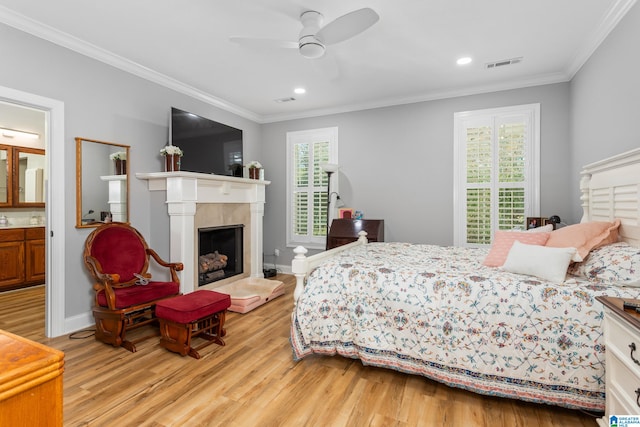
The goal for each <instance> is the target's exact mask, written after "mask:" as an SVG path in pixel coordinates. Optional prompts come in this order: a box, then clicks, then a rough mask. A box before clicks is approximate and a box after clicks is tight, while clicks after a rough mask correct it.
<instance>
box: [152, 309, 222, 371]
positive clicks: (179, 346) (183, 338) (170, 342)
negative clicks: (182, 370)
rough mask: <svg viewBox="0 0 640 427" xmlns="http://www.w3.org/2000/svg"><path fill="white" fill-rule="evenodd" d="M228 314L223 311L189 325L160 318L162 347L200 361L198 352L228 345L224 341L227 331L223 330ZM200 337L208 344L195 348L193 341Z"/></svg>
mask: <svg viewBox="0 0 640 427" xmlns="http://www.w3.org/2000/svg"><path fill="white" fill-rule="evenodd" d="M226 314H227V311H226V310H223V311H220V312H218V313H213V314H212V315H210V316H207V317H205V318H203V319H200V320H196V321H195V322H192V323H187V324H184V323H176V322H174V321H171V320H167V319H162V318H160V334H161V336H162V337H161V338H160V345H161V346H162V347H164V348H166V349H167V350H170V351H173V352H176V353H179V354H180V355H182V356H186V355H187V354H188V355H189V356H191V357H193V358H195V359H200V354H199V353H198V350H201V349H202V348H204V347H206V346H208V345H210V344H214V343H215V344H218V345H220V346H224V345H226V343H225V342H224V340H223V339H222V337H223V336H225V335H226V330H225V329H224V328H223V326H224V322H225V320H226ZM198 336H200V337H201V338H204V339H205V340H207V342H205V343H204V344H201V345H200V346H198V347H196V348H194V347H192V346H191V341H192V339H193V338H195V337H198Z"/></svg>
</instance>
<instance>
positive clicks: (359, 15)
mask: <svg viewBox="0 0 640 427" xmlns="http://www.w3.org/2000/svg"><path fill="white" fill-rule="evenodd" d="M379 19H380V16H379V15H378V14H377V13H376V12H375V11H374V10H373V9H370V8H368V7H365V8H363V9H358V10H354V11H353V12H349V13H347V14H346V15H342V16H341V17H339V18H336V19H335V20H333V21H331V22H330V23H328V24H327V25H325V26H324V27H322V28H321V29H320V31H318V33H317V34H316V37H317V38H318V39H319V40H320V41H322V42H323V43H324V44H333V43H339V42H341V41H344V40H347V39H349V38H351V37H353V36H355V35H357V34H360V33H361V32H363V31H364V30H366V29H367V28H369V27H370V26H372V25H373V24H375V23H376V22H378V20H379Z"/></svg>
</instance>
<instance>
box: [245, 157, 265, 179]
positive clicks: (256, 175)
mask: <svg viewBox="0 0 640 427" xmlns="http://www.w3.org/2000/svg"><path fill="white" fill-rule="evenodd" d="M247 167H248V168H249V178H251V179H260V170H261V169H262V165H261V164H260V162H257V161H255V160H253V161H252V162H251V163H249V164H248V165H247Z"/></svg>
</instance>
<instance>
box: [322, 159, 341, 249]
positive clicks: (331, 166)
mask: <svg viewBox="0 0 640 427" xmlns="http://www.w3.org/2000/svg"><path fill="white" fill-rule="evenodd" d="M320 168H321V169H322V170H323V171H324V172H325V173H326V174H327V212H326V215H327V228H326V234H327V236H326V238H325V246H324V248H325V249H327V248H328V247H329V212H330V210H329V208H330V207H331V175H333V174H334V173H336V172H338V169H339V168H340V166H338V165H337V164H335V163H322V164H321V165H320ZM338 197H340V196H338Z"/></svg>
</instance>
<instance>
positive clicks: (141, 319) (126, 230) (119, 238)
mask: <svg viewBox="0 0 640 427" xmlns="http://www.w3.org/2000/svg"><path fill="white" fill-rule="evenodd" d="M150 257H151V258H153V259H154V261H155V262H157V263H158V264H159V265H161V266H163V267H167V268H168V269H169V273H170V279H169V281H166V282H161V281H155V280H151V275H150V274H149V273H148V272H147V270H148V268H149V258H150ZM84 263H85V265H86V266H87V268H88V269H89V272H90V273H91V275H92V276H93V278H94V280H95V283H94V285H93V289H94V290H95V301H94V307H93V317H94V318H95V321H96V340H99V341H102V342H105V343H107V344H111V345H113V346H114V347H118V346H122V347H124V348H126V349H128V350H129V351H132V352H135V351H136V346H135V344H136V343H138V342H140V341H142V340H144V339H147V338H150V337H152V336H154V335H158V332H157V331H156V333H155V334H153V335H147V336H143V337H141V338H138V339H136V340H135V341H129V340H127V339H126V332H127V330H131V329H135V328H138V327H140V326H143V325H147V324H149V323H151V322H155V321H157V319H156V316H155V304H156V302H157V301H160V300H162V299H165V298H171V297H173V296H176V295H179V294H180V280H179V279H178V275H177V274H176V272H177V271H181V270H182V269H183V265H182V263H168V262H165V261H163V260H162V259H161V258H160V257H159V256H158V254H157V253H156V252H155V251H154V250H152V249H149V247H148V246H147V242H146V241H145V240H144V238H143V237H142V235H141V234H140V233H139V232H138V230H136V229H135V228H133V227H131V226H129V225H128V224H125V223H118V222H113V223H108V224H104V225H101V226H100V227H98V228H96V229H95V230H94V231H93V232H92V233H91V234H90V235H89V236H88V237H87V240H86V242H85V246H84ZM145 282H148V283H146V284H145Z"/></svg>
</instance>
